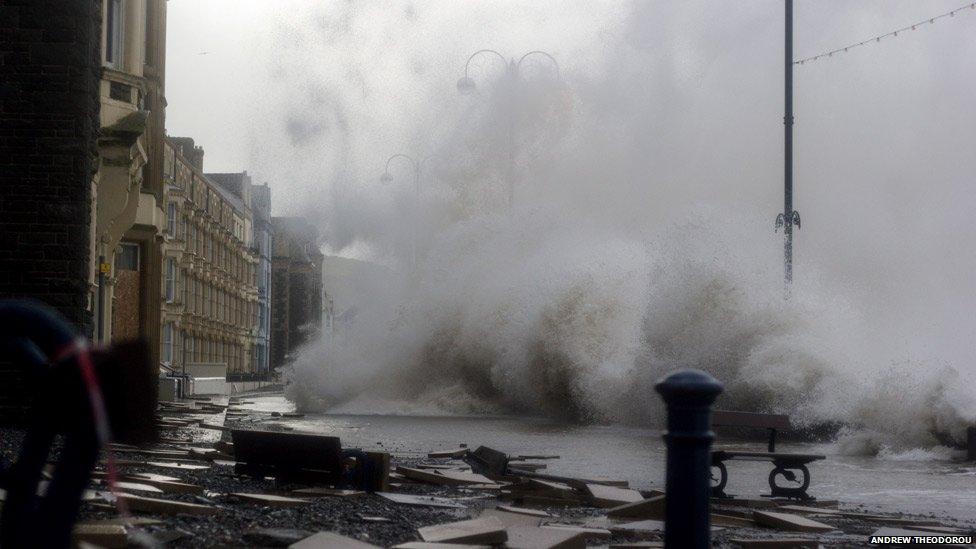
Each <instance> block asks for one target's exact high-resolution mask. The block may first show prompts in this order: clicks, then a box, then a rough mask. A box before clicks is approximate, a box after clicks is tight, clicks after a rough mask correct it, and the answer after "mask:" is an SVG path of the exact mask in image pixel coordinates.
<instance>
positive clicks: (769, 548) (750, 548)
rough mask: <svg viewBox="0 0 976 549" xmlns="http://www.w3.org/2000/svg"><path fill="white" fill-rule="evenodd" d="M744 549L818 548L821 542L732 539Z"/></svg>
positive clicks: (782, 539) (787, 539)
mask: <svg viewBox="0 0 976 549" xmlns="http://www.w3.org/2000/svg"><path fill="white" fill-rule="evenodd" d="M729 541H730V542H732V543H734V544H736V545H738V546H739V547H742V549H818V548H819V547H820V542H819V541H817V540H810V539H793V538H781V539H730V540H729Z"/></svg>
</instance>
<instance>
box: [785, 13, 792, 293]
mask: <svg viewBox="0 0 976 549" xmlns="http://www.w3.org/2000/svg"><path fill="white" fill-rule="evenodd" d="M785 49H786V56H785V61H786V63H785V69H786V75H785V79H786V81H785V95H786V101H785V111H786V112H785V115H784V116H783V126H784V140H783V143H784V151H783V152H784V163H783V164H784V171H783V172H784V173H783V177H784V192H783V198H784V203H783V235H784V238H785V240H784V243H783V259H784V271H785V273H784V274H785V277H786V292H787V296H789V288H790V284H791V283H792V282H793V0H786V48H785Z"/></svg>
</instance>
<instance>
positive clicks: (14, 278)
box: [0, 0, 102, 421]
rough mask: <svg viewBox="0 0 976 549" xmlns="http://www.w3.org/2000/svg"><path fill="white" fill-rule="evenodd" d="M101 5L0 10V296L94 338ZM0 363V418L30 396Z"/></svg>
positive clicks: (86, 1) (18, 412)
mask: <svg viewBox="0 0 976 549" xmlns="http://www.w3.org/2000/svg"><path fill="white" fill-rule="evenodd" d="M101 28H102V25H101V1H100V0H34V1H31V2H17V3H9V4H8V3H6V2H4V3H3V5H2V7H0V36H2V37H3V38H2V40H0V59H2V67H0V158H2V159H3V160H2V162H0V298H9V297H17V298H27V297H29V298H35V299H39V300H41V301H44V302H46V303H48V304H50V305H52V306H54V307H56V308H57V309H58V310H59V311H61V313H63V314H64V315H65V316H66V317H67V318H68V319H69V320H70V321H71V322H73V323H74V324H75V325H77V326H79V327H80V328H81V329H82V331H83V332H85V333H88V334H91V332H92V324H93V323H92V300H91V298H92V291H91V286H90V282H91V280H92V275H91V273H92V271H93V269H94V266H95V264H94V262H93V260H92V241H93V239H92V230H93V226H94V222H93V215H94V211H95V206H94V199H95V193H94V187H95V179H94V175H95V171H96V169H97V163H96V158H97V151H98V149H97V146H96V140H97V138H98V129H99V82H100V81H99V74H100V70H101V42H102V40H101V34H100V29H101ZM4 358H5V357H0V419H2V420H5V421H17V420H20V419H22V418H23V415H22V411H23V410H24V405H25V401H24V397H25V396H26V395H28V394H29V390H27V387H26V385H25V379H24V378H23V377H22V375H21V374H22V372H21V371H20V370H19V369H16V368H14V367H12V366H11V365H10V364H6V365H5V364H4V363H2V360H3V359H4Z"/></svg>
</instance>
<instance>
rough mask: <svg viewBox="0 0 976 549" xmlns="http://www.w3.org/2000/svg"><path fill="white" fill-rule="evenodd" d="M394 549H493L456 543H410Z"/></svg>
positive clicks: (488, 546) (487, 546)
mask: <svg viewBox="0 0 976 549" xmlns="http://www.w3.org/2000/svg"><path fill="white" fill-rule="evenodd" d="M393 549H491V546H490V545H462V544H456V543H429V542H426V541H408V542H407V543H401V544H400V545H394V546H393Z"/></svg>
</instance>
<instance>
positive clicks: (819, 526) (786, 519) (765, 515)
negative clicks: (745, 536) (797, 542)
mask: <svg viewBox="0 0 976 549" xmlns="http://www.w3.org/2000/svg"><path fill="white" fill-rule="evenodd" d="M752 516H753V519H754V520H755V521H756V523H757V524H759V525H762V526H769V527H772V528H776V529H777V530H787V531H791V532H831V531H833V530H837V528H835V527H833V526H831V525H829V524H824V523H822V522H817V521H815V520H810V519H808V518H806V517H802V516H800V515H793V514H790V513H777V512H775V511H754V512H753V513H752Z"/></svg>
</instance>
